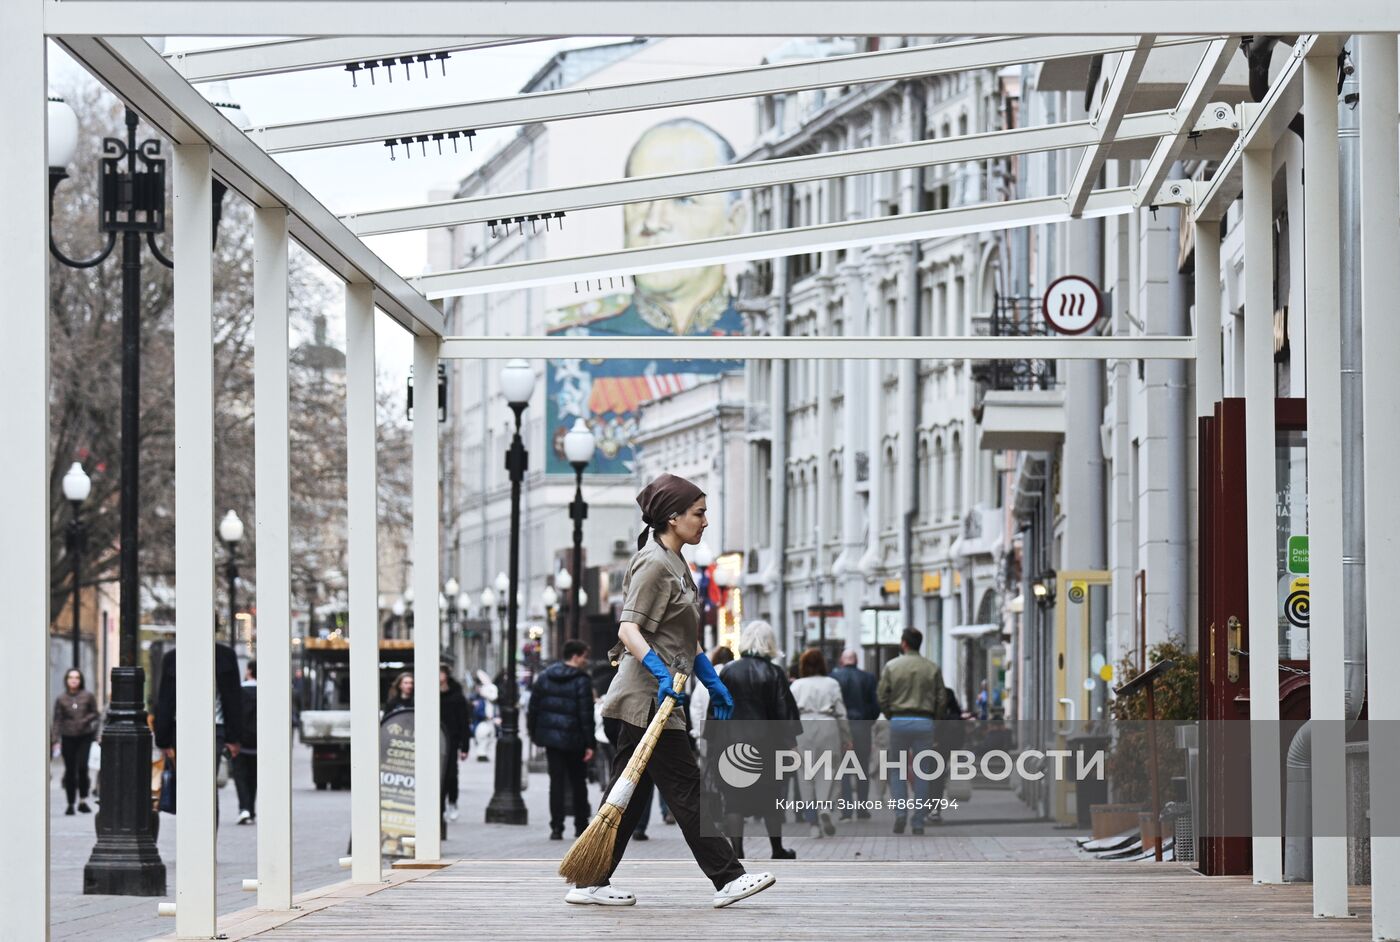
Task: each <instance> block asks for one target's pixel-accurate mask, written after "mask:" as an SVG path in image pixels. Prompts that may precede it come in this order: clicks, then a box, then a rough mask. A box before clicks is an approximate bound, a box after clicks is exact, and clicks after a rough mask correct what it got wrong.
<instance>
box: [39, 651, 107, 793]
mask: <svg viewBox="0 0 1400 942" xmlns="http://www.w3.org/2000/svg"><path fill="white" fill-rule="evenodd" d="M101 722H102V713H101V711H100V710H98V708H97V698H96V697H94V696H93V695H92V691H90V690H88V689H87V685H86V682H85V681H84V679H83V672H82V671H80V670H78V669H77V668H76V667H70V668H69V669H68V673H66V674H64V675H63V692H62V693H60V694H59V695H58V697H57V699H55V700H54V702H53V724H52V726H51V727H50V731H49V736H50V738H51V742H50V745H51V746H52V747H53V750H54V753H55V755H61V756H62V757H63V791H64V792H65V793H66V794H67V795H68V810H67V811H65V812H63V813H64V814H73V813H74V806H73V803H74V801H76V802H77V810H78V811H80V812H82V813H83V814H90V813H91V812H92V808H91V807H89V806H88V803H87V799H88V792H89V791H91V790H92V782H91V779H90V777H89V775H88V753H90V752H91V751H92V743H93V740H95V739H96V738H97V728H98V726H99V725H100V724H101Z"/></svg>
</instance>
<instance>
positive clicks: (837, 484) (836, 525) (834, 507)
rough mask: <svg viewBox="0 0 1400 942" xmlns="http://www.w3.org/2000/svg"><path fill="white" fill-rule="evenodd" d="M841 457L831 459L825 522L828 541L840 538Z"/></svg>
mask: <svg viewBox="0 0 1400 942" xmlns="http://www.w3.org/2000/svg"><path fill="white" fill-rule="evenodd" d="M842 481H843V479H842V475H841V458H840V457H839V456H837V457H834V458H832V459H831V487H829V488H828V489H827V499H828V504H827V524H826V529H825V531H824V532H825V533H827V534H829V536H827V540H828V541H829V542H839V541H840V539H841V524H842V520H841V499H842V498H841V488H842V486H843V485H842Z"/></svg>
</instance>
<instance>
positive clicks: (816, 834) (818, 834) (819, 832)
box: [807, 824, 822, 837]
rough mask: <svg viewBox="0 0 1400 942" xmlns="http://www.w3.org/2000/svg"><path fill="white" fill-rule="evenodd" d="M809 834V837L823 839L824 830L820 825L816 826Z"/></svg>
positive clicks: (813, 826)
mask: <svg viewBox="0 0 1400 942" xmlns="http://www.w3.org/2000/svg"><path fill="white" fill-rule="evenodd" d="M807 833H808V835H810V836H811V837H821V836H822V828H821V825H820V824H814V825H812V827H811V830H809V831H808V832H807Z"/></svg>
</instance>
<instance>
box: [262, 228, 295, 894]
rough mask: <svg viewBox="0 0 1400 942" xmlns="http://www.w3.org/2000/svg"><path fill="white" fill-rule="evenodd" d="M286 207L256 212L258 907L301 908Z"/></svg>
mask: <svg viewBox="0 0 1400 942" xmlns="http://www.w3.org/2000/svg"><path fill="white" fill-rule="evenodd" d="M287 248H288V240H287V211H286V210H285V209H281V208H279V207H274V208H269V209H263V208H258V209H255V210H254V211H253V333H254V338H255V343H254V345H253V382H254V396H255V400H254V410H253V435H254V440H255V446H256V447H255V448H254V450H253V458H254V475H255V482H254V483H255V486H256V493H257V503H256V530H257V547H258V557H257V561H258V583H257V593H258V597H257V603H258V614H259V616H260V618H259V619H258V679H259V687H260V689H259V694H258V729H257V734H258V743H259V744H260V746H261V749H260V752H259V760H258V771H257V775H258V807H257V813H258V908H260V909H274V910H287V909H291V908H292V733H291V729H292V698H291V691H292V620H291V619H292V587H291V440H290V434H291V431H290V424H289V423H290V412H289V409H290V406H289V402H288V399H289V397H290V394H291V389H290V386H289V381H288V376H287V368H288V363H289V362H290V359H291V344H290V337H289V334H288V328H289V324H288V317H287Z"/></svg>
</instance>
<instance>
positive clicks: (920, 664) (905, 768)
mask: <svg viewBox="0 0 1400 942" xmlns="http://www.w3.org/2000/svg"><path fill="white" fill-rule="evenodd" d="M923 643H924V633H923V632H922V631H920V630H919V629H917V628H905V629H904V634H903V635H901V636H900V639H899V651H900V654H899V657H897V658H895V659H894V660H893V661H890V662H889V663H888V664H886V665H885V669H884V670H883V671H881V672H880V682H879V684H878V685H877V686H876V695H877V696H878V697H879V700H880V710H881V712H883V713H884V714H885V716H887V717H889V721H890V751H891V752H893V753H895V754H896V755H897V756H899V757H900V761H899V765H898V769H897V771H896V772H895V773H894V774H893V775H892V776H891V777H890V795H891V798H892V800H893V802H894V805H895V808H894V833H896V834H903V833H904V826H905V824H906V823H907V820H908V817H909V807H908V805H907V804H906V802H907V801H908V800H909V792H910V788H909V780H910V779H911V778H913V780H914V781H913V793H914V805H915V807H914V833H915V834H922V833H924V821H925V819H926V818H927V816H928V797H929V783H928V780H927V779H925V778H923V777H922V776H918V775H915V774H914V772H915V771H916V770H915V769H914V768H913V765H914V757H915V756H917V755H918V754H919V753H920V752H925V751H928V750H931V749H933V745H934V743H933V732H934V718H935V717H937V716H939V715H940V714H941V713H942V710H943V689H944V688H943V672H942V671H941V670H939V668H938V665H937V664H935V663H933V662H932V661H930V660H929V659H928V658H926V657H924V656H923V655H922V654H920V653H919V648H921V647H922V646H923Z"/></svg>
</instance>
